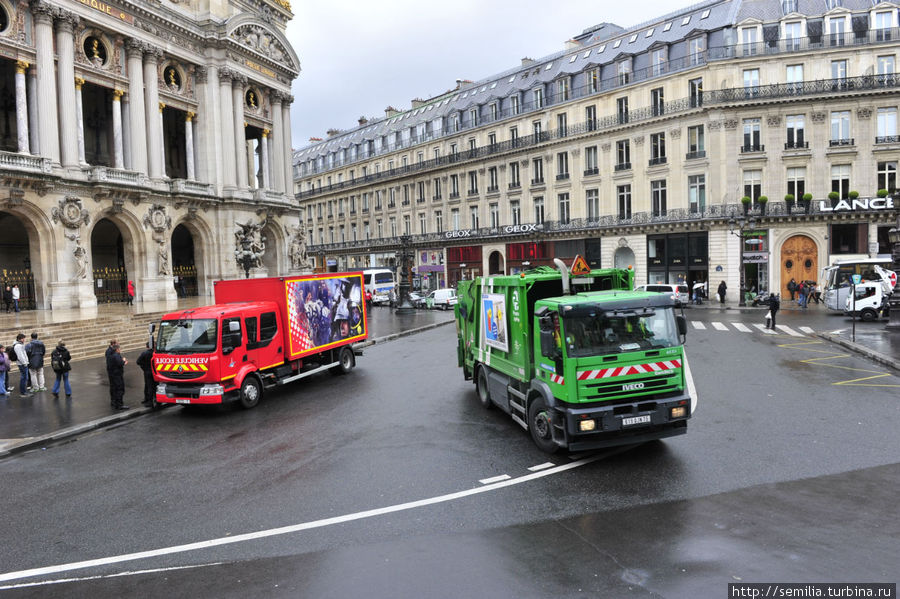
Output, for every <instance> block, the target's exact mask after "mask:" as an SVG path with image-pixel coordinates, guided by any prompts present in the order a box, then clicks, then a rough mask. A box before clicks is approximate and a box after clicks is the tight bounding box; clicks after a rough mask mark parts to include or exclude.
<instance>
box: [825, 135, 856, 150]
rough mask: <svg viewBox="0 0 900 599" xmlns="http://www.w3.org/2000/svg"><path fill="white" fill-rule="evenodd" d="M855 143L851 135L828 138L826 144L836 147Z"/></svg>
mask: <svg viewBox="0 0 900 599" xmlns="http://www.w3.org/2000/svg"><path fill="white" fill-rule="evenodd" d="M854 145H856V143H855V140H854V139H853V138H852V137H848V138H845V139H829V140H828V146H829V147H832V148H834V147H838V146H854Z"/></svg>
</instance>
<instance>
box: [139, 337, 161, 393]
mask: <svg viewBox="0 0 900 599" xmlns="http://www.w3.org/2000/svg"><path fill="white" fill-rule="evenodd" d="M137 365H138V366H140V367H141V370H143V371H144V401H142V402H141V404H142V405H145V406H148V407H151V408H152V407H153V405H154V404H155V402H156V381H155V380H153V350H152V349H150V344H149V343H148V344H147V349H145V350H144V351H142V352H141V355H140V356H138V359H137Z"/></svg>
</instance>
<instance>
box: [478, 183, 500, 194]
mask: <svg viewBox="0 0 900 599" xmlns="http://www.w3.org/2000/svg"><path fill="white" fill-rule="evenodd" d="M476 193H478V192H476ZM487 193H500V187H499V186H498V185H489V186H488V188H487Z"/></svg>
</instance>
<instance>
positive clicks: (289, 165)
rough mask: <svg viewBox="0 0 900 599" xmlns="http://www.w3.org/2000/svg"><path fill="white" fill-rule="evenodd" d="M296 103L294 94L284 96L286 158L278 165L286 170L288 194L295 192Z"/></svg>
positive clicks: (283, 136) (284, 155)
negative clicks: (293, 126)
mask: <svg viewBox="0 0 900 599" xmlns="http://www.w3.org/2000/svg"><path fill="white" fill-rule="evenodd" d="M293 103H294V96H291V95H288V96H285V98H284V103H283V104H282V106H281V112H282V119H283V120H284V135H282V136H281V139H282V143H283V144H284V154H283V158H284V160H283V161H282V162H281V163H280V164H279V165H278V166H279V167H280V168H281V169H283V172H284V185H285V191H286V192H287V194H288V195H289V196H290V195H293V194H294V168H293V162H294V151H293V149H292V148H291V104H293Z"/></svg>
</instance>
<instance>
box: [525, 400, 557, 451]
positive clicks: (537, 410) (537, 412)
mask: <svg viewBox="0 0 900 599" xmlns="http://www.w3.org/2000/svg"><path fill="white" fill-rule="evenodd" d="M528 430H529V432H530V433H531V439H532V440H533V441H534V444H535V445H537V446H538V449H540V450H541V451H543V452H544V453H547V454H552V453H556V452H557V450H559V445H557V444H556V443H555V442H554V441H553V424H552V423H551V422H550V410H549V409H547V403H546V402H545V401H544V398H543V397H540V396H538V397H536V398H535V399H534V400H532V402H531V405H530V406H528Z"/></svg>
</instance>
